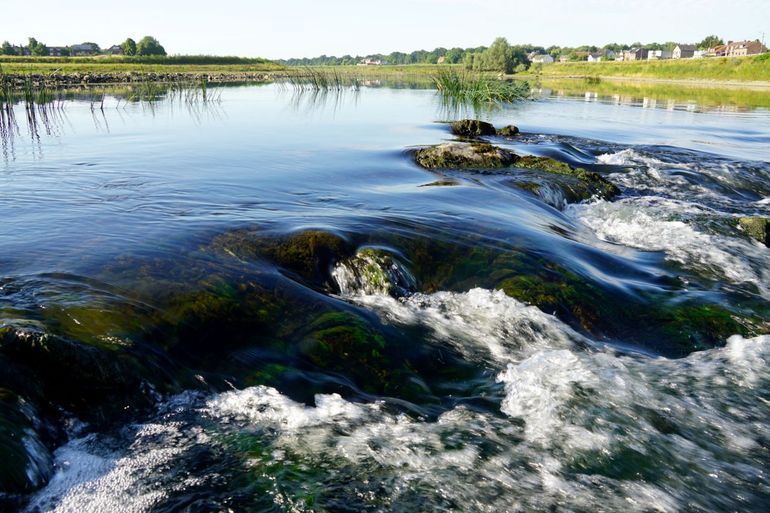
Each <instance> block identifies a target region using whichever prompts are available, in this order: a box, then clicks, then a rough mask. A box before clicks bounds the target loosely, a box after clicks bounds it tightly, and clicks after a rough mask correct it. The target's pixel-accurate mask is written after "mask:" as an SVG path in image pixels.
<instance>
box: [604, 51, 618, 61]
mask: <svg viewBox="0 0 770 513" xmlns="http://www.w3.org/2000/svg"><path fill="white" fill-rule="evenodd" d="M604 57H605V58H606V59H607V60H610V61H614V60H615V59H616V58H617V54H616V53H615V52H614V51H612V50H606V51H605V52H604Z"/></svg>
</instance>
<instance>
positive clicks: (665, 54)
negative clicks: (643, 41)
mask: <svg viewBox="0 0 770 513" xmlns="http://www.w3.org/2000/svg"><path fill="white" fill-rule="evenodd" d="M673 58H674V52H669V51H668V50H650V51H649V52H648V53H647V60H650V61H657V60H662V59H673Z"/></svg>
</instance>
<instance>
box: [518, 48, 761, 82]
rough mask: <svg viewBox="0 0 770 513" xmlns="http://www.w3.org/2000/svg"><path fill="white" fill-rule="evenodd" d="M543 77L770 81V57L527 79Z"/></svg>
mask: <svg viewBox="0 0 770 513" xmlns="http://www.w3.org/2000/svg"><path fill="white" fill-rule="evenodd" d="M536 74H540V75H541V76H543V77H623V78H644V79H665V80H718V81H740V82H745V81H770V53H766V54H764V55H758V56H756V57H734V58H727V57H715V58H706V59H686V60H664V61H626V62H615V61H608V62H564V63H553V64H544V65H542V66H533V67H532V68H530V70H529V72H528V73H527V74H526V75H528V76H529V75H536Z"/></svg>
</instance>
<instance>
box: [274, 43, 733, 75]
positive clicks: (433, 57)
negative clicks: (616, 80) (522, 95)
mask: <svg viewBox="0 0 770 513" xmlns="http://www.w3.org/2000/svg"><path fill="white" fill-rule="evenodd" d="M501 40H502V42H500V41H501ZM503 42H504V45H503ZM495 43H498V44H497V46H498V49H497V50H495V51H494V52H493V54H497V56H495V57H494V58H492V59H491V60H492V61H494V63H495V65H496V64H498V63H499V62H500V58H499V54H500V53H505V52H511V53H512V56H511V58H510V59H511V60H512V62H513V63H514V68H516V67H519V66H522V65H523V66H527V65H528V63H529V61H528V59H526V57H527V56H528V55H529V54H532V53H535V54H549V55H551V56H552V57H553V58H554V59H558V58H559V57H561V56H566V57H567V58H568V59H570V60H581V59H582V60H585V54H586V53H599V52H606V51H609V50H612V51H613V52H616V53H617V52H621V51H623V50H630V49H631V48H646V49H649V50H669V51H670V50H673V49H674V47H676V45H678V44H680V43H682V42H681V41H680V42H673V41H670V42H666V43H646V44H643V43H641V42H635V43H631V44H624V43H609V44H606V45H604V46H595V45H583V46H575V47H569V46H549V47H545V46H537V45H529V44H524V45H513V46H511V45H508V42H507V41H506V40H505V39H504V38H498V39H497V40H495ZM495 43H493V44H492V46H495ZM694 44H695V46H697V47H698V48H699V49H702V50H707V49H709V48H713V47H714V46H717V45H721V44H724V41H723V40H722V39H721V38H720V37H718V36H715V35H711V36H708V37H706V38H704V39H703V40H702V41H701V42H699V43H694ZM492 46H490V47H486V46H478V47H475V48H459V47H455V48H442V47H439V48H436V49H434V50H430V51H429V50H417V51H414V52H411V53H403V52H391V53H389V54H383V53H375V54H369V55H356V56H352V55H343V56H342V57H335V56H329V55H321V56H319V57H310V58H301V59H285V60H281V61H278V62H280V63H281V64H285V65H287V66H352V65H355V64H360V63H363V62H365V61H369V62H373V61H379V62H380V63H382V64H393V65H396V64H465V65H466V67H468V68H472V69H479V68H489V67H490V66H492V65H491V64H490V62H489V61H490V57H492V56H491V55H490V54H489V52H488V50H490V49H491V48H492ZM506 46H507V49H505V47H506ZM503 49H504V51H501V50H503ZM485 52H486V54H485ZM501 71H502V70H501Z"/></svg>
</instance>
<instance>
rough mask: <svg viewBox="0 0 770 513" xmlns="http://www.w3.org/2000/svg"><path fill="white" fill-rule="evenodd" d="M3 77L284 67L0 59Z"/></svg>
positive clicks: (192, 60)
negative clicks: (13, 75) (9, 75)
mask: <svg viewBox="0 0 770 513" xmlns="http://www.w3.org/2000/svg"><path fill="white" fill-rule="evenodd" d="M0 67H1V71H2V72H3V73H7V74H28V73H32V74H41V75H47V74H69V73H210V72H220V73H250V72H258V71H279V70H283V69H284V67H283V66H281V65H280V64H276V63H274V62H271V61H268V60H265V59H249V58H241V57H215V56H208V55H183V56H169V57H126V56H98V57H9V56H1V57H0Z"/></svg>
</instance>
